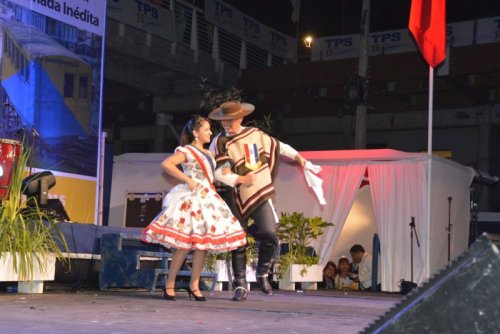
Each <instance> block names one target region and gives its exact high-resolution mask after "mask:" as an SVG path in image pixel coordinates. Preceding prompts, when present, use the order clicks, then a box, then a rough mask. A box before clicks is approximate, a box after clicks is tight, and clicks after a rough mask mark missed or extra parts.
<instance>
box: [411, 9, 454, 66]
mask: <svg viewBox="0 0 500 334" xmlns="http://www.w3.org/2000/svg"><path fill="white" fill-rule="evenodd" d="M408 27H409V28H410V31H411V33H412V34H413V37H415V40H416V42H417V45H418V48H419V49H420V52H421V53H422V56H423V57H424V59H425V61H426V62H427V63H428V64H429V66H431V67H432V68H435V67H436V66H437V65H439V64H440V63H441V62H442V61H443V60H444V59H445V58H446V0H412V2H411V11H410V22H409V24H408Z"/></svg>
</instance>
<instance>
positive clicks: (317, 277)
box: [277, 212, 333, 290]
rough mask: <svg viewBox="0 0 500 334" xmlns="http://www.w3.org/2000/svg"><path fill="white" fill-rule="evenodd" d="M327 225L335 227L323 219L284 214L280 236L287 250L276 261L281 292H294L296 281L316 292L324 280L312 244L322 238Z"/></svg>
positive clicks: (279, 230)
mask: <svg viewBox="0 0 500 334" xmlns="http://www.w3.org/2000/svg"><path fill="white" fill-rule="evenodd" d="M328 226H333V224H332V223H328V222H326V221H324V220H323V219H322V218H321V217H304V214H302V213H299V212H293V213H291V214H288V213H281V217H280V222H279V224H278V233H277V235H278V238H279V239H280V242H281V243H282V244H285V245H286V246H288V251H287V252H286V253H284V254H281V255H280V257H279V259H278V262H277V264H278V278H279V287H280V289H282V290H294V289H295V283H296V282H301V283H302V287H303V288H309V289H315V288H316V282H320V281H321V280H322V279H323V275H322V268H319V266H318V261H319V257H318V256H317V255H314V254H313V253H312V252H311V248H310V247H309V242H310V241H311V240H315V239H317V238H318V237H319V236H320V235H322V234H323V232H324V229H325V228H326V227H328ZM308 282H312V283H308Z"/></svg>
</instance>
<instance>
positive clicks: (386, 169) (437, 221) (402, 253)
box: [275, 149, 474, 291]
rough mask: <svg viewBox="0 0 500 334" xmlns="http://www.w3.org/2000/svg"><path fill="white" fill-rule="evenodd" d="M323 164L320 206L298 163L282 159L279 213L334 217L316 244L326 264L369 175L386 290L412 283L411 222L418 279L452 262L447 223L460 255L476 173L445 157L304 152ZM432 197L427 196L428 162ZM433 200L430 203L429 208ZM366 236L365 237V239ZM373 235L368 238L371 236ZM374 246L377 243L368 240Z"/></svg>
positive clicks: (455, 252) (454, 252)
mask: <svg viewBox="0 0 500 334" xmlns="http://www.w3.org/2000/svg"><path fill="white" fill-rule="evenodd" d="M302 154H303V156H304V157H305V158H306V159H308V160H310V161H311V162H313V163H314V164H318V165H320V166H321V167H322V172H321V174H320V175H321V177H322V178H323V181H324V183H323V190H324V195H325V198H326V201H327V205H325V206H321V205H320V204H319V202H318V200H317V199H316V197H315V194H314V193H313V192H312V190H311V189H308V188H307V185H306V183H305V180H304V176H303V174H302V173H301V170H300V168H299V167H298V166H297V164H296V163H293V162H287V161H283V162H282V163H281V164H280V167H279V171H278V175H277V179H276V181H275V186H276V190H277V194H276V196H275V204H276V209H277V211H278V213H280V212H293V211H298V212H303V213H304V214H305V215H306V216H321V217H323V219H325V220H327V221H330V222H333V223H334V224H335V226H333V227H329V228H328V229H327V230H326V232H325V234H324V235H323V236H322V237H321V239H319V240H318V241H317V242H316V243H315V244H314V247H315V249H316V251H317V252H318V254H319V256H320V264H323V265H324V264H326V262H327V261H328V260H329V259H330V258H331V254H332V251H333V249H334V248H335V245H336V243H337V242H338V238H339V235H340V233H341V231H342V229H343V227H344V223H345V221H346V219H347V216H348V213H349V211H350V209H351V207H352V205H353V202H354V199H355V198H356V194H357V193H358V191H359V189H360V185H361V183H362V181H363V179H364V178H365V175H367V176H368V180H369V184H370V193H371V198H372V206H373V213H374V217H375V224H376V230H377V231H378V235H379V238H380V244H381V250H380V257H381V263H382V266H381V273H380V277H381V284H382V290H383V291H398V290H399V287H398V281H399V280H400V279H402V278H404V279H405V280H410V272H411V265H410V264H411V261H410V252H411V249H410V226H409V224H410V222H411V217H414V218H415V231H416V234H417V236H418V238H419V241H420V247H417V245H416V237H414V247H413V274H414V275H413V281H414V282H417V283H421V282H423V281H425V280H426V279H428V278H429V277H430V276H431V275H432V274H434V273H436V272H437V271H438V270H439V269H441V268H442V267H443V266H445V265H446V264H447V263H448V255H447V254H448V230H447V227H448V224H449V222H451V225H452V228H451V235H450V237H451V239H450V240H451V258H452V259H453V258H454V257H456V256H458V255H460V254H461V253H462V252H463V251H464V250H465V249H466V248H467V244H468V237H469V218H470V217H469V216H470V213H469V204H470V201H469V186H470V184H471V182H472V179H473V176H474V170H473V169H472V168H469V167H465V166H462V165H460V164H458V163H455V162H452V161H449V160H446V159H442V158H439V157H432V158H431V157H429V156H428V155H426V154H420V153H405V152H399V151H394V150H388V149H383V150H350V151H317V152H302ZM429 164H431V165H432V172H431V192H430V194H431V195H430V196H431V201H430V202H428V201H427V178H428V172H429V169H428V167H429V166H428V165H429ZM428 203H430V207H429V206H428ZM360 238H361V236H360ZM364 238H365V239H366V236H364ZM364 246H365V248H366V249H367V251H371V245H368V247H367V245H364Z"/></svg>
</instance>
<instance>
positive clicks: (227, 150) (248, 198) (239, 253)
mask: <svg viewBox="0 0 500 334" xmlns="http://www.w3.org/2000/svg"><path fill="white" fill-rule="evenodd" d="M254 110H255V107H254V106H253V105H252V104H249V103H240V102H238V101H228V102H224V103H222V104H221V105H220V107H218V108H216V109H214V110H212V111H211V112H210V113H209V115H208V118H210V119H213V120H218V121H221V123H222V127H223V128H224V131H222V132H221V133H220V134H219V135H217V136H216V137H215V138H214V139H213V140H212V143H211V144H210V150H211V151H212V153H214V155H215V159H216V161H217V168H216V172H215V179H216V180H218V181H220V182H223V183H224V184H226V185H230V186H232V187H233V189H232V190H231V189H227V188H226V189H224V190H223V191H222V192H221V195H222V197H223V198H224V200H225V201H226V202H227V204H228V205H229V207H230V208H231V209H232V210H233V214H234V215H235V216H236V217H237V218H238V220H239V221H240V223H241V225H242V227H243V229H244V230H245V231H247V229H248V218H252V219H253V221H254V223H255V226H256V227H257V230H258V235H257V236H256V237H257V239H258V240H259V241H260V246H259V259H258V262H257V280H258V282H259V284H260V289H261V290H262V291H263V292H264V293H266V294H268V295H271V294H272V287H271V284H270V282H269V278H268V276H269V269H270V267H271V261H272V258H273V255H274V252H275V249H276V247H277V245H278V238H277V236H276V230H277V226H276V224H277V223H278V217H277V215H276V212H275V210H274V207H273V204H272V202H271V196H272V195H273V194H274V187H273V183H272V182H273V177H274V175H275V172H276V170H277V166H278V158H279V156H280V155H284V156H286V157H288V158H290V159H292V160H295V161H297V162H298V163H299V164H300V165H301V166H304V165H305V163H306V160H305V159H304V158H303V157H302V156H301V155H300V154H299V153H298V152H297V151H296V150H295V149H293V148H292V147H291V146H289V145H287V144H284V143H282V142H280V141H278V140H277V139H276V138H273V137H271V136H269V135H267V134H266V133H264V132H263V131H261V130H259V129H257V128H254V127H243V126H242V125H241V123H242V121H243V117H244V116H246V115H249V114H250V113H252V112H253V111H254ZM243 181H244V182H243ZM245 249H246V246H244V247H241V248H238V249H236V250H234V251H232V266H233V274H234V286H235V293H234V297H233V300H234V301H244V300H246V298H247V295H248V290H247V281H246V254H245Z"/></svg>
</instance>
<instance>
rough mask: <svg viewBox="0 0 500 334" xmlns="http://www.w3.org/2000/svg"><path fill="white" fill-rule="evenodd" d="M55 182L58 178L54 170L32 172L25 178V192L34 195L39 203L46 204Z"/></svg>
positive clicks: (27, 194)
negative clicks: (53, 172)
mask: <svg viewBox="0 0 500 334" xmlns="http://www.w3.org/2000/svg"><path fill="white" fill-rule="evenodd" d="M55 184H56V178H55V177H54V174H52V172H49V171H43V172H39V173H35V174H31V175H30V176H28V177H26V178H25V179H24V180H23V194H24V195H26V196H28V197H34V198H35V199H36V200H37V202H38V204H39V205H46V204H47V194H48V192H49V189H50V188H52V187H53V186H54V185H55Z"/></svg>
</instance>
